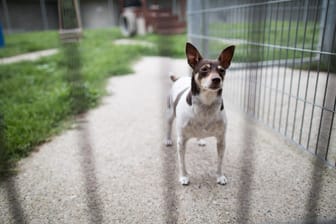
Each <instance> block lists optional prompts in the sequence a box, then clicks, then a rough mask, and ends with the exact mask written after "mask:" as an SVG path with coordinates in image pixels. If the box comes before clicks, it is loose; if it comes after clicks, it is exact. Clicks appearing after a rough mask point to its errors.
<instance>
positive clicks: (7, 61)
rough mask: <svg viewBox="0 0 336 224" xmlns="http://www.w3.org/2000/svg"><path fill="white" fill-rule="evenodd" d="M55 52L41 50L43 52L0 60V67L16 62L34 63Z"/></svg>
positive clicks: (55, 51) (54, 50)
mask: <svg viewBox="0 0 336 224" xmlns="http://www.w3.org/2000/svg"><path fill="white" fill-rule="evenodd" d="M57 52H58V49H48V50H43V51H36V52H31V53H27V54H20V55H17V56H13V57H8V58H0V65H1V64H11V63H16V62H21V61H36V60H38V59H40V58H41V57H46V56H50V55H54V54H56V53H57Z"/></svg>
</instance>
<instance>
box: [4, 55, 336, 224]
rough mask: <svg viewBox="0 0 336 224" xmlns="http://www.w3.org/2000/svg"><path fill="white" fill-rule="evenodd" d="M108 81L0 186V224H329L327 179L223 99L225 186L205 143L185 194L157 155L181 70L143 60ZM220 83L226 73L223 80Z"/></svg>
mask: <svg viewBox="0 0 336 224" xmlns="http://www.w3.org/2000/svg"><path fill="white" fill-rule="evenodd" d="M134 69H135V73H136V74H132V75H129V76H123V77H115V78H112V79H110V80H109V83H108V86H107V88H108V92H109V96H107V97H105V98H104V99H103V101H102V104H101V105H100V106H99V107H98V108H96V109H94V110H92V111H90V112H89V113H87V114H86V115H85V116H83V117H81V118H79V119H78V122H77V124H76V127H74V128H73V129H72V130H68V131H65V132H64V133H63V134H61V135H59V136H56V137H54V138H53V140H52V141H50V142H49V143H46V144H44V145H42V146H41V147H39V150H38V151H37V152H34V153H33V154H32V155H31V156H30V157H29V158H26V159H24V160H22V161H21V162H20V164H19V169H20V172H19V174H18V175H17V176H15V177H13V178H11V179H8V180H6V181H3V182H1V183H0V223H57V224H58V223H81V224H82V223H155V224H157V223H200V224H201V223H202V224H203V223H239V224H240V223H335V222H336V200H335V194H336V188H335V186H336V173H335V170H334V169H330V168H326V167H324V166H323V165H322V164H321V163H320V162H319V161H316V160H315V159H314V158H313V157H312V156H311V155H309V154H308V153H305V152H303V151H301V150H300V149H297V148H296V147H294V146H292V145H290V144H288V143H286V142H285V141H284V140H282V139H281V138H280V137H279V136H277V135H276V134H274V133H272V132H271V131H270V130H268V129H266V128H264V127H262V126H260V125H258V124H255V123H254V122H253V121H251V120H249V119H248V118H246V117H245V116H244V115H243V114H241V113H240V112H239V111H238V110H236V109H235V107H234V106H232V105H231V104H230V103H229V101H228V100H229V99H226V102H225V107H226V110H227V115H228V119H229V122H230V123H229V128H228V135H227V150H226V153H225V159H224V172H225V174H226V176H227V178H228V180H229V183H228V184H227V185H225V186H220V185H218V184H216V179H215V169H216V165H215V161H216V150H215V141H214V139H212V138H209V139H206V141H207V146H205V147H199V146H198V145H197V143H196V142H195V141H193V140H192V141H190V142H189V144H188V146H187V147H188V148H187V155H186V157H187V168H188V171H189V173H190V180H191V184H190V185H189V186H187V187H183V186H181V185H180V184H179V183H178V181H177V167H176V149H175V147H172V148H166V147H165V146H163V144H162V142H163V132H164V120H163V117H164V116H163V115H164V106H165V102H166V95H167V91H168V87H169V85H170V82H169V79H168V73H169V72H170V71H172V72H175V73H176V74H177V75H187V74H188V69H187V66H186V62H185V60H172V59H167V58H158V57H146V58H143V59H142V60H140V61H139V62H138V63H137V64H135V66H134ZM228 75H230V72H228ZM315 221H317V222H315Z"/></svg>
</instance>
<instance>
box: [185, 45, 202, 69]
mask: <svg viewBox="0 0 336 224" xmlns="http://www.w3.org/2000/svg"><path fill="white" fill-rule="evenodd" d="M186 55H187V59H188V64H189V65H190V66H191V67H192V68H195V66H196V65H197V63H198V62H200V61H201V60H202V55H201V54H200V53H199V52H198V50H197V48H196V47H195V46H194V45H192V44H191V43H189V42H187V44H186Z"/></svg>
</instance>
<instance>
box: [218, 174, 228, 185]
mask: <svg viewBox="0 0 336 224" xmlns="http://www.w3.org/2000/svg"><path fill="white" fill-rule="evenodd" d="M227 182H228V181H227V179H226V177H225V176H224V175H223V176H219V177H217V184H220V185H225V184H226V183H227Z"/></svg>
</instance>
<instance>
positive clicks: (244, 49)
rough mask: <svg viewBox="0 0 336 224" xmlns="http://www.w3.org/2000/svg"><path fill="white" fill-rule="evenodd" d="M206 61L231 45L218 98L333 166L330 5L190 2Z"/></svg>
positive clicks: (334, 17)
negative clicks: (231, 56) (229, 63)
mask: <svg viewBox="0 0 336 224" xmlns="http://www.w3.org/2000/svg"><path fill="white" fill-rule="evenodd" d="M187 15H188V39H189V40H190V41H191V42H193V43H194V44H195V45H196V46H198V47H199V48H200V49H201V50H202V52H203V54H204V55H205V56H206V57H210V58H216V57H217V56H218V54H219V52H220V50H221V49H223V48H224V47H225V46H227V45H229V44H230V45H231V44H234V45H236V52H235V56H234V59H233V61H234V64H233V65H232V66H231V71H230V72H229V73H228V75H227V77H226V81H225V84H224V85H225V88H224V97H225V98H226V100H229V101H233V102H234V103H236V104H238V105H239V106H240V107H241V108H242V109H243V110H244V111H245V112H246V113H248V114H249V115H251V116H252V117H254V118H255V119H257V120H258V121H260V122H262V123H263V124H265V125H267V126H269V127H270V128H272V129H273V130H275V131H277V132H279V133H280V134H282V135H283V136H285V137H286V138H288V139H290V140H292V141H293V142H294V143H296V144H298V145H299V146H301V147H302V148H304V149H306V150H308V151H309V152H311V153H313V154H315V155H316V156H317V157H319V158H320V159H322V160H325V161H326V162H327V163H328V164H330V165H332V166H334V167H335V165H336V164H335V162H336V138H335V137H336V132H335V128H336V124H335V122H334V116H335V107H336V88H335V87H336V50H335V49H336V43H335V42H336V41H335V31H336V1H334V0H276V1H256V0H255V1H247V0H245V1H243V0H236V1H221V0H207V1H202V0H193V1H188V12H187Z"/></svg>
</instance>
